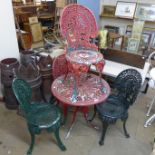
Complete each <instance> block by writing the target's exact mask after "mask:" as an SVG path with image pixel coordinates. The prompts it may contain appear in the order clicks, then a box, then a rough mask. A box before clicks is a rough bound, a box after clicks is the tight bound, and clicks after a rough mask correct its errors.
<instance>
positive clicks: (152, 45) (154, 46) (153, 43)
mask: <svg viewBox="0 0 155 155" xmlns="http://www.w3.org/2000/svg"><path fill="white" fill-rule="evenodd" d="M151 47H152V48H155V36H154V38H153V40H152V44H151Z"/></svg>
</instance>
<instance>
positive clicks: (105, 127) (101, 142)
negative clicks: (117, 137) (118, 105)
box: [99, 122, 109, 145]
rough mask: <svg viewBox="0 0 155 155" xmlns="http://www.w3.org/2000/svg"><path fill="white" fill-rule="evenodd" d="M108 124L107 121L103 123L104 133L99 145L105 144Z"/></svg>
mask: <svg viewBox="0 0 155 155" xmlns="http://www.w3.org/2000/svg"><path fill="white" fill-rule="evenodd" d="M108 125H109V124H108V123H107V122H103V123H102V127H103V129H102V135H101V138H100V141H99V145H103V144H104V139H105V134H106V131H107V128H108Z"/></svg>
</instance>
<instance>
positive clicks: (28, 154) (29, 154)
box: [27, 132, 35, 155]
mask: <svg viewBox="0 0 155 155" xmlns="http://www.w3.org/2000/svg"><path fill="white" fill-rule="evenodd" d="M30 134H31V145H30V147H29V150H28V151H27V155H32V150H33V147H34V143H35V134H33V133H31V132H30Z"/></svg>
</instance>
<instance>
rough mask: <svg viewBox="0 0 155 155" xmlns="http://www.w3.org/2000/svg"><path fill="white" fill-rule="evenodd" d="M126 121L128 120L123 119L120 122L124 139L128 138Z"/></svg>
mask: <svg viewBox="0 0 155 155" xmlns="http://www.w3.org/2000/svg"><path fill="white" fill-rule="evenodd" d="M127 119H128V118H125V119H123V120H122V121H123V130H124V135H125V137H126V138H129V137H130V135H129V134H128V132H127V129H126V121H127Z"/></svg>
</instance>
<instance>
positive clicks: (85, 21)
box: [60, 4, 98, 50]
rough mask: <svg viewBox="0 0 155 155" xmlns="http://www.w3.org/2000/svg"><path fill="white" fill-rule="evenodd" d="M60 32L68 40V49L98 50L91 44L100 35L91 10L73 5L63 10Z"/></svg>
mask: <svg viewBox="0 0 155 155" xmlns="http://www.w3.org/2000/svg"><path fill="white" fill-rule="evenodd" d="M60 31H61V35H62V36H63V37H64V38H65V39H67V44H68V45H67V48H73V49H77V48H87V49H88V48H89V49H96V50H97V49H98V48H97V46H96V45H95V44H94V43H91V42H90V39H92V38H95V37H96V36H97V33H98V28H97V23H96V20H95V17H94V15H93V13H92V12H91V10H89V9H88V8H86V7H84V6H82V5H78V4H71V5H68V6H66V7H65V8H64V9H63V12H62V15H61V17H60Z"/></svg>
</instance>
